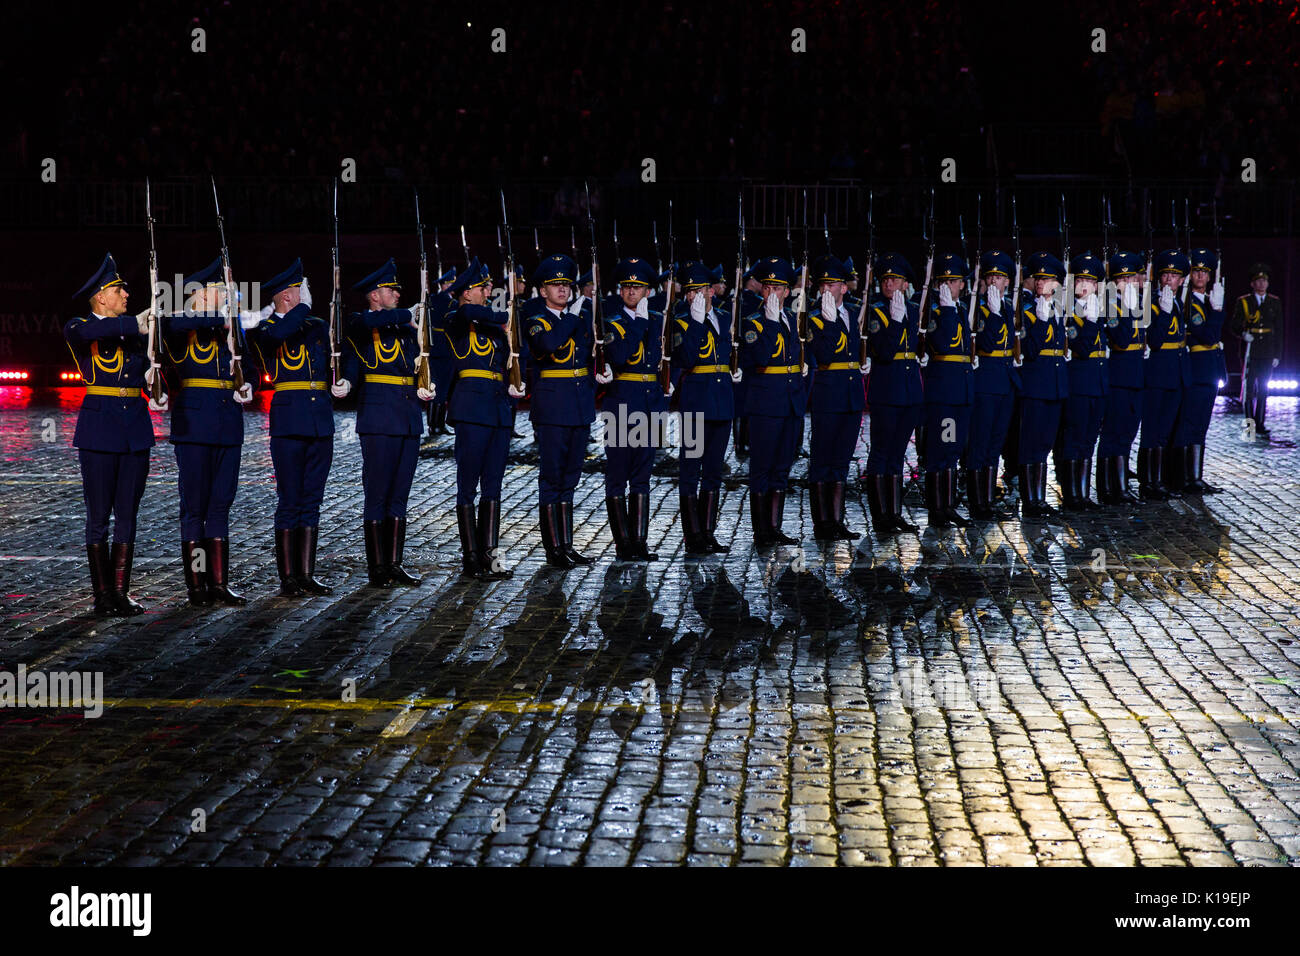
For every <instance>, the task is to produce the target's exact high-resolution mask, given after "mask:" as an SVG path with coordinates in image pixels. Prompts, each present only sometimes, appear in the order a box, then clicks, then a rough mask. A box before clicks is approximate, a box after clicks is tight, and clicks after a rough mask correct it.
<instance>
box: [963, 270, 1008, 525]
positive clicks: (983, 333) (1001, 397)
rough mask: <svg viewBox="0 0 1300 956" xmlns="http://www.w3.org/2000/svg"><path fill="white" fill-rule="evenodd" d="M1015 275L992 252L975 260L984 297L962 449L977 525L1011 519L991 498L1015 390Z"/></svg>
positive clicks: (979, 310)
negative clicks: (1009, 290)
mask: <svg viewBox="0 0 1300 956" xmlns="http://www.w3.org/2000/svg"><path fill="white" fill-rule="evenodd" d="M1014 273H1015V263H1014V262H1013V261H1012V259H1011V257H1010V256H1009V255H1007V254H1006V253H1005V252H999V251H998V250H996V249H992V250H989V251H988V252H986V253H984V255H983V256H981V257H980V277H981V278H983V279H984V293H983V294H982V295H981V296H980V300H979V303H978V305H976V307H975V330H974V334H975V358H976V362H975V363H973V364H974V369H975V392H974V400H973V402H972V404H971V425H970V436H969V439H968V441H967V446H966V494H967V500H968V501H969V503H970V514H971V517H972V518H975V519H977V520H980V521H989V520H994V519H996V520H999V521H1000V520H1003V519H1005V518H1008V517H1010V515H1008V514H1007V513H1005V512H1004V511H1002V510H1001V509H1000V508H997V507H996V506H995V505H994V503H993V492H994V489H995V488H996V487H997V479H998V456H999V455H1000V453H1001V450H1002V448H1003V446H1004V445H1005V444H1006V441H1007V433H1008V431H1009V429H1010V427H1011V413H1012V411H1013V409H1014V408H1015V403H1016V394H1017V393H1018V392H1019V390H1020V370H1019V369H1018V368H1016V365H1015V340H1016V327H1015V316H1014V315H1013V314H1012V308H1011V298H1010V296H1009V295H1008V294H1007V288H1008V286H1010V284H1011V277H1012V275H1013V274H1014Z"/></svg>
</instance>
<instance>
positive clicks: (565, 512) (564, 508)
mask: <svg viewBox="0 0 1300 956" xmlns="http://www.w3.org/2000/svg"><path fill="white" fill-rule="evenodd" d="M555 507H556V509H557V510H558V511H559V519H560V533H561V534H562V535H563V536H564V537H563V538H561V539H560V540H562V541H563V542H564V554H565V556H566V557H568V559H569V560H570V561H572V562H573V563H574V564H591V558H589V557H587V556H586V555H585V554H583V553H582V552H581V551H579V550H578V549H577V548H575V547H574V546H573V502H572V501H561V502H560V503H559V504H558V505H556V506H555Z"/></svg>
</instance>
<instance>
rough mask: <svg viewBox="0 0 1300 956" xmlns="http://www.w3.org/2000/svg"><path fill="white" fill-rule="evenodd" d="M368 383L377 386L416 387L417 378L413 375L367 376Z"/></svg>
mask: <svg viewBox="0 0 1300 956" xmlns="http://www.w3.org/2000/svg"><path fill="white" fill-rule="evenodd" d="M365 380H366V381H367V382H374V383H375V384H376V385H414V384H415V376H413V375H367V376H366V377H365Z"/></svg>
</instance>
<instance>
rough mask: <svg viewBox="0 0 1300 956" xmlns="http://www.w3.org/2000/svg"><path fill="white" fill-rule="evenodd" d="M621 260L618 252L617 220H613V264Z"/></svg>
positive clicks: (621, 256) (620, 254)
mask: <svg viewBox="0 0 1300 956" xmlns="http://www.w3.org/2000/svg"><path fill="white" fill-rule="evenodd" d="M622 258H623V255H622V253H620V252H619V251H618V220H617V219H615V220H614V262H615V263H617V262H618V261H619V260H620V259H622Z"/></svg>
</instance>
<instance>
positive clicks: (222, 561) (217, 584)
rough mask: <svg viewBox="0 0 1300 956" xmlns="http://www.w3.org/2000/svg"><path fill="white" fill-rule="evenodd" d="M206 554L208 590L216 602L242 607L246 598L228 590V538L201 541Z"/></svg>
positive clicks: (246, 600)
mask: <svg viewBox="0 0 1300 956" xmlns="http://www.w3.org/2000/svg"><path fill="white" fill-rule="evenodd" d="M203 549H204V550H205V551H206V552H207V554H208V590H209V591H210V592H211V593H212V598H213V600H214V601H216V602H217V603H218V604H228V605H230V606H231V607H243V606H244V605H245V604H247V603H248V599H247V598H246V597H244V596H243V595H242V594H239V593H238V592H236V591H232V590H230V539H229V538H208V539H207V540H206V541H204V542H203Z"/></svg>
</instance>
